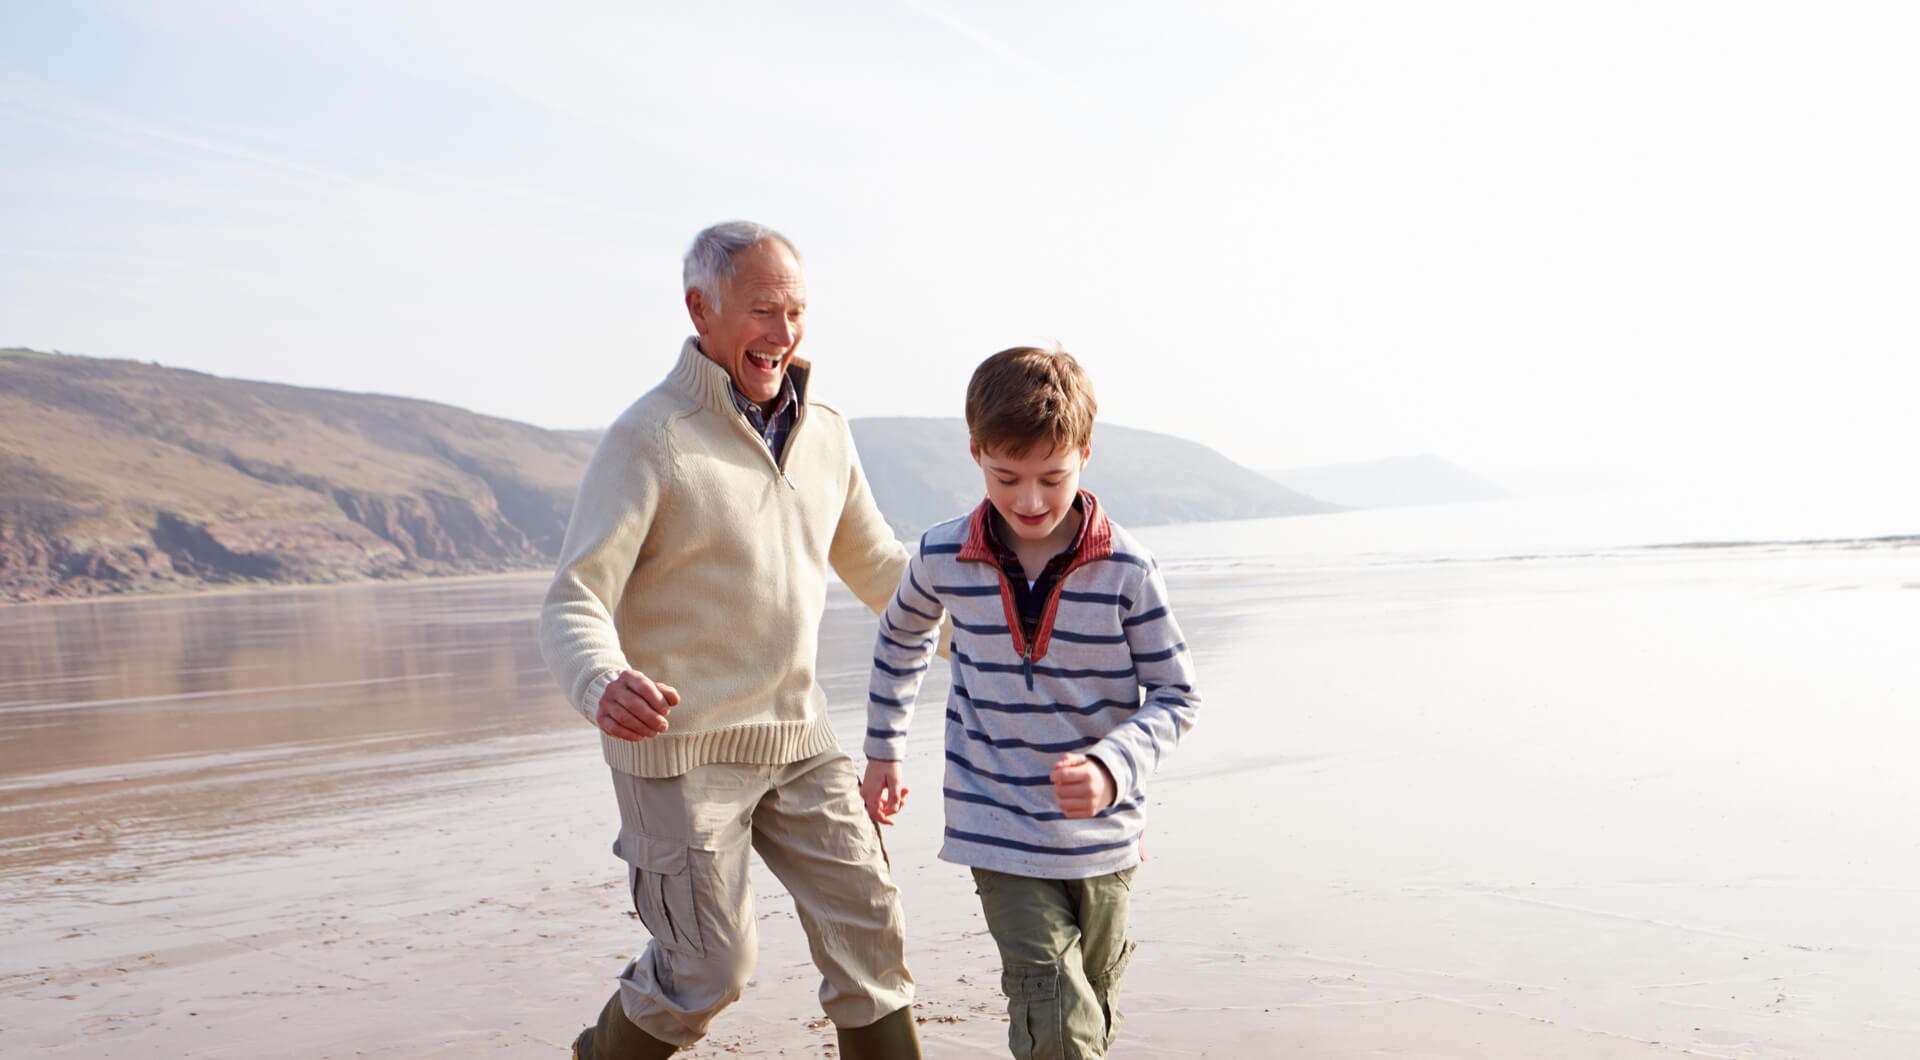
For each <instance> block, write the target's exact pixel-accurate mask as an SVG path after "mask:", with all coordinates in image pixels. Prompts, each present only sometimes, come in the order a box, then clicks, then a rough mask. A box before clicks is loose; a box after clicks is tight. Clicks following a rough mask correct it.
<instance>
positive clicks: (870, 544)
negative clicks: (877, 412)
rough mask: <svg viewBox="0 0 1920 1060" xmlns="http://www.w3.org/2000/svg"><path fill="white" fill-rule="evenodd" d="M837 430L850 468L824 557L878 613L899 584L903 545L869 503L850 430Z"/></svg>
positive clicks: (870, 493)
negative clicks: (845, 496) (830, 539)
mask: <svg viewBox="0 0 1920 1060" xmlns="http://www.w3.org/2000/svg"><path fill="white" fill-rule="evenodd" d="M840 429H841V431H842V432H843V436H844V438H845V440H846V447H847V459H848V461H849V463H850V464H851V467H849V469H848V471H849V474H848V475H847V498H846V503H845V504H843V505H842V506H841V508H840V522H839V524H838V525H837V526H835V527H834V531H833V543H832V545H831V546H829V548H828V552H827V562H828V563H830V564H832V565H833V572H834V573H835V574H838V575H839V576H840V580H841V581H842V582H845V583H846V586H847V588H848V589H851V590H852V591H853V595H855V596H857V597H859V598H860V601H861V602H862V603H864V604H866V605H867V609H868V610H869V611H873V612H874V613H876V614H878V613H879V612H880V610H881V609H882V608H884V607H886V606H887V600H888V599H889V598H890V597H891V596H892V594H893V588H894V586H896V585H898V584H899V583H900V575H901V574H902V573H903V572H905V570H906V567H907V548H906V546H905V545H903V544H901V543H900V540H899V539H898V538H896V537H894V536H893V529H892V528H891V527H889V526H888V525H887V520H886V518H885V517H884V516H882V515H881V514H880V507H879V505H877V504H876V503H874V499H873V490H872V489H870V488H869V487H868V485H867V476H866V473H865V472H864V471H862V470H861V468H860V454H859V452H858V451H857V450H855V449H854V445H853V432H852V431H849V430H847V429H846V426H845V424H844V423H842V424H841V425H840Z"/></svg>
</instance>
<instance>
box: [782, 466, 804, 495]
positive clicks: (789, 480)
mask: <svg viewBox="0 0 1920 1060" xmlns="http://www.w3.org/2000/svg"><path fill="white" fill-rule="evenodd" d="M780 477H781V478H783V479H785V480H786V481H787V488H788V489H790V490H795V491H798V490H799V489H800V487H798V486H796V485H794V484H793V476H792V475H789V474H787V469H786V468H784V467H783V468H781V469H780Z"/></svg>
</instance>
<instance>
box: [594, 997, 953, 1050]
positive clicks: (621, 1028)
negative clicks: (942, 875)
mask: <svg viewBox="0 0 1920 1060" xmlns="http://www.w3.org/2000/svg"><path fill="white" fill-rule="evenodd" d="M674 1048H675V1047H674V1046H671V1045H668V1044H667V1043H666V1042H663V1041H661V1040H660V1039H658V1038H655V1037H654V1036H653V1035H651V1034H648V1033H647V1032H646V1031H643V1030H641V1029H640V1028H638V1027H636V1026H634V1025H633V1021H632V1020H630V1019H628V1018H627V1010H626V1009H624V1008H621V1007H620V992H619V991H618V990H616V991H614V992H613V996H612V997H610V998H608V999H607V1007H605V1008H603V1009H601V1010H600V1022H599V1023H596V1024H594V1025H593V1026H591V1027H588V1028H587V1029H586V1030H584V1031H581V1032H580V1037H578V1038H575V1039H574V1040H573V1060H666V1057H668V1056H671V1055H673V1050H674ZM914 1055H915V1056H918V1055H920V1054H919V1053H918V1052H916V1053H914Z"/></svg>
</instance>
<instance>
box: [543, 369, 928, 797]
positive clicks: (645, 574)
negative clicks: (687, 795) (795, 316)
mask: <svg viewBox="0 0 1920 1060" xmlns="http://www.w3.org/2000/svg"><path fill="white" fill-rule="evenodd" d="M789 370H790V371H791V372H792V373H793V374H794V382H795V383H796V384H797V386H798V388H799V391H800V398H801V405H800V410H799V417H798V419H797V420H796V422H795V423H794V426H793V432H792V434H791V435H790V436H789V437H788V439H787V447H786V453H785V455H784V458H783V460H782V461H781V462H780V464H779V465H777V466H776V464H775V463H774V460H773V456H772V454H770V453H769V452H768V451H767V447H766V445H765V443H763V442H762V441H761V440H760V438H759V437H758V436H757V435H755V434H754V432H753V429H752V428H751V427H749V426H748V425H747V422H746V420H745V418H744V417H742V416H741V415H740V413H739V411H738V410H736V409H735V408H734V405H733V398H732V392H731V389H730V386H729V383H728V380H727V373H726V370H725V369H723V368H721V367H720V366H719V365H717V364H715V363H714V362H712V361H710V360H708V359H707V358H706V356H705V355H704V354H702V353H701V352H700V348H699V346H698V345H697V344H696V343H695V341H694V340H693V339H691V338H689V339H688V340H687V341H686V342H685V344H683V345H682V346H681V348H680V360H679V362H678V363H677V364H675V365H674V367H673V370H672V371H671V372H670V373H668V375H667V378H666V379H665V380H663V381H662V382H661V383H660V385H659V386H656V387H654V388H653V389H652V390H651V391H648V392H647V393H646V394H644V395H642V396H641V398H640V400H638V401H636V402H634V403H633V405H632V406H631V407H630V408H628V409H627V411H626V412H624V413H622V414H621V416H620V418H619V419H617V420H615V421H614V423H613V426H611V427H609V428H607V433H606V434H605V436H603V437H602V438H601V439H600V446H599V448H598V449H597V450H595V452H594V454H593V460H592V461H591V462H590V463H589V464H588V465H587V473H586V477H585V479H584V480H583V481H582V482H581V484H580V492H579V494H578V495H577V496H576V497H575V499H574V504H573V515H572V517H571V518H570V519H569V520H568V522H567V536H566V541H565V543H564V544H563V545H562V546H561V549H560V566H559V570H558V571H557V572H556V574H555V575H554V579H553V587H552V588H551V589H549V590H548V592H547V599H546V604H545V606H544V607H543V608H542V609H541V613H540V641H541V648H542V651H543V652H544V654H545V655H546V659H547V665H548V666H549V667H551V668H552V670H553V673H554V676H555V677H557V678H559V680H560V685H561V687H562V688H563V689H565V691H566V695H567V699H568V701H569V702H571V703H572V704H573V706H574V709H576V710H578V711H580V712H581V713H582V714H584V715H585V716H586V717H587V719H588V720H592V719H593V717H594V715H595V713H596V712H597V710H598V708H599V702H600V693H601V692H602V691H603V690H604V689H605V688H606V686H607V684H608V682H610V681H612V680H613V679H614V678H615V677H617V676H619V674H620V672H621V671H622V670H638V671H640V672H642V673H644V674H646V675H647V676H648V677H650V678H653V679H655V680H658V681H663V682H665V683H667V684H670V685H672V686H674V687H675V688H676V689H678V690H679V692H680V704H679V706H677V707H675V708H673V710H672V712H671V713H670V714H669V715H668V721H669V724H670V728H669V729H668V731H667V732H666V733H664V734H662V735H660V736H655V737H653V738H651V739H647V740H641V741H628V740H621V739H616V738H614V737H612V736H608V735H606V734H605V733H602V734H601V737H600V743H601V748H602V751H603V753H604V754H605V756H606V760H607V764H608V765H610V766H612V767H613V768H614V769H617V770H619V771H621V772H623V773H630V774H633V775H635V776H642V777H671V776H678V775H679V774H681V773H684V772H686V771H687V770H689V769H692V768H694V767H695V766H698V765H702V764H705V763H708V762H749V763H762V764H768V765H777V764H782V763H786V762H792V761H797V760H799V759H802V758H806V757H808V756H810V755H814V754H818V753H820V752H821V751H825V750H828V749H829V748H832V747H834V746H835V741H834V737H833V730H832V729H830V728H829V727H828V725H827V718H826V707H827V702H826V694H825V693H824V692H823V691H821V689H820V686H819V684H817V683H816V682H815V680H814V659H815V656H816V654H817V648H818V641H819V632H820V618H821V614H822V612H823V611H824V609H825V607H826V599H827V569H828V567H829V566H831V567H832V569H833V570H834V572H835V573H837V574H838V575H839V576H840V580H841V581H843V582H845V583H846V585H847V587H848V588H849V589H851V590H852V591H853V593H854V595H855V596H857V597H859V598H860V600H861V601H862V602H864V603H865V604H866V605H867V606H868V607H869V608H870V609H872V610H873V611H875V612H876V613H877V612H879V611H880V610H881V609H882V608H884V607H886V605H887V601H888V599H889V598H891V597H892V595H893V591H894V589H895V587H896V586H898V585H899V583H900V574H901V572H902V571H903V570H905V569H906V564H907V552H906V548H905V547H904V546H903V545H901V544H900V542H899V541H897V540H895V538H894V536H893V533H892V532H891V531H890V530H889V529H888V528H887V524H886V521H885V520H884V519H883V518H881V515H880V510H879V509H878V508H877V507H875V506H874V502H873V495H872V494H871V493H870V492H869V491H868V489H867V480H866V476H865V475H864V474H862V473H861V470H860V460H859V457H858V455H857V454H856V453H855V452H854V447H853V434H852V432H851V431H850V430H849V429H848V428H847V421H846V419H845V418H844V417H842V416H841V415H840V413H839V412H837V411H835V410H834V409H832V408H829V407H828V406H825V405H820V404H816V403H814V402H812V401H810V400H808V399H807V376H808V372H809V369H808V366H807V365H806V363H805V362H802V361H798V360H796V361H794V362H793V364H792V367H791V368H790V369H789Z"/></svg>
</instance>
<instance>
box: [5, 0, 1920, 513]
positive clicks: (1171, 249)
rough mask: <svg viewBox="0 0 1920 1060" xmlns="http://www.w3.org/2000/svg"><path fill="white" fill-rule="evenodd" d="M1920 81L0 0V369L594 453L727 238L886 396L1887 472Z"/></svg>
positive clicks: (1442, 447) (1296, 13)
mask: <svg viewBox="0 0 1920 1060" xmlns="http://www.w3.org/2000/svg"><path fill="white" fill-rule="evenodd" d="M1916 55H1920V9H1917V8H1916V6H1915V5H1912V4H1908V3H1899V2H1887V3H1848V2H1844V0H1840V2H1826V3H1811V2H1810V3H1796V4H1782V3H1766V2H1748V0H1727V2H1687V0H1663V2H1657V3H1638V2H1631V0H1609V2H1605V3H1564V2H1541V0H1525V2H1513V3H1486V2H1460V3H1434V2H1427V0H1416V2H1406V3H1358V2H1328V3H1313V4H1304V3H1284V2H1276V3H1258V4H1254V3H1248V4H1209V3H1181V4H1178V5H1176V4H1171V3H1161V4H1141V3H1113V2H1097V3H1096V2H1088V3H1050V2H1045V0H1035V2H1024V3H973V4H962V3H958V2H953V0H946V2H931V0H928V2H919V0H908V2H896V3H881V2H870V3H839V4H826V3H822V4H795V3H711V4H705V3H694V4H688V3H674V4H651V3H619V4H615V3H604V4H584V3H558V4H556V3H539V4H533V3H476V2H473V0H445V2H399V0H378V2H372V0H344V2H343V0H325V2H318V0H316V2H288V0H278V2H271V3H234V2H224V0H152V2H148V3H131V2H129V3H111V2H87V0H78V2H76V0H0V345H26V346H31V347H34V348H37V349H59V350H63V351H67V352H72V353H84V354H90V355H94V356H101V357H124V358H132V359H135V360H142V361H158V362H160V363H162V364H167V365H174V366H179V367H186V368H194V369H199V370H202V371H206V372H211V373H215V374H218V375H229V376H240V377H245V378H254V379H266V380H273V381H281V382H289V383H297V384H301V385H309V386H324V387H332V388H339V389H346V390H365V391H376V392H381V393H392V394H402V395H407V396H413V397H421V398H429V399H432V400H436V401H441V402H445V403H448V404H452V405H458V406H462V407H466V408H471V409H474V410H477V411H481V412H486V413H490V414H494V415H499V416H505V417H510V418H513V419H518V420H524V421H528V422H531V423H536V424H540V425H542V426H548V427H597V426H601V425H604V424H605V423H606V422H607V421H608V420H610V419H611V418H612V417H613V416H614V415H616V414H617V413H618V412H619V411H620V409H621V408H623V407H624V406H625V405H626V404H627V403H628V402H630V401H631V400H632V399H633V398H634V397H635V396H637V395H638V394H639V393H640V392H642V391H643V390H645V389H646V388H647V387H649V386H651V385H652V384H653V383H654V382H656V381H657V380H658V379H659V377H660V376H661V374H662V373H663V372H664V371H665V369H666V367H667V366H668V364H669V363H670V361H671V359H672V357H673V356H674V354H675V353H676V351H677V349H678V345H679V342H680V340H681V339H682V337H684V336H685V334H686V333H687V332H688V330H689V327H688V324H687V320H686V316H685V311H684V308H683V307H682V303H681V296H680V287H679V275H680V273H679V270H680V255H681V254H682V253H683V252H684V250H685V247H686V244H687V242H688V240H689V238H690V237H691V236H692V235H693V233H694V232H695V231H696V230H698V229H699V228H700V227H702V226H703V225H705V224H708V223H710V222H713V221H717V220H723V219H729V218H736V217H744V218H751V219H755V220H759V221H762V222H765V223H768V224H771V225H773V226H775V227H777V228H780V229H781V230H783V231H784V232H786V233H787V234H788V235H789V236H791V237H793V238H794V239H795V241H797V242H798V243H799V244H800V246H801V248H802V250H803V252H804V253H805V255H806V258H807V266H808V280H809V286H810V289H811V298H812V307H811V311H810V323H809V326H808V332H807V337H806V340H805V342H804V344H803V347H802V355H803V356H807V357H809V358H811V359H812V360H813V361H814V362H815V364H816V370H817V390H816V393H817V395H818V396H819V397H820V398H822V399H823V400H827V401H829V402H831V403H833V404H835V405H837V406H839V407H840V408H841V409H843V410H844V411H845V412H847V413H848V414H850V415H853V416H879V415H912V416H957V415H959V414H960V406H961V396H962V392H963V390H964V387H965V383H966V379H967V376H968V374H969V373H970V372H971V370H972V368H973V366H974V365H975V364H976V363H977V362H978V361H979V360H980V359H981V358H983V357H985V356H986V355H987V354H989V353H992V352H993V351H995V350H997V349H1000V348H1002V347H1005V346H1010V345H1018V344H1026V343H1034V344H1051V343H1054V342H1058V343H1061V344H1063V345H1064V346H1065V347H1066V348H1067V349H1069V350H1071V351H1073V352H1074V353H1075V354H1077V355H1078V356H1080V357H1081V359H1082V361H1083V362H1084V363H1085V364H1086V365H1087V366H1088V368H1089V370H1090V371H1091V372H1092V373H1093V377H1094V382H1095V386H1096V389H1097V391H1098V393H1099V396H1100V401H1101V413H1102V416H1103V418H1104V419H1106V420H1108V421H1110V422H1114V423H1118V424H1123V425H1127V426H1133V427H1141V428H1147V429H1152V430H1159V431H1164V432H1167V433H1172V434H1178V435H1182V436H1185V437H1188V438H1192V439H1194V440H1197V441H1200V442H1203V443H1206V444H1208V445H1211V446H1213V447H1215V448H1217V449H1219V450H1221V451H1222V452H1223V453H1225V454H1227V455H1228V456H1230V457H1232V458H1234V459H1236V460H1238V461H1240V462H1241V463H1244V464H1247V465H1249V466H1252V467H1256V468H1277V467H1287V466H1296V465H1306V464H1319V463H1330V462H1338V461H1345V460H1359V459H1370V458H1374V457H1381V456H1392V455H1401V454H1412V453H1421V452H1432V453H1437V454H1440V455H1442V456H1445V457H1447V458H1449V459H1452V460H1454V461H1456V462H1458V463H1461V464H1463V465H1465V466H1467V467H1469V468H1471V469H1473V470H1476V471H1479V472H1481V473H1483V474H1486V475H1488V476H1490V477H1493V478H1495V479H1496V480H1504V481H1508V482H1510V483H1511V482H1516V481H1518V482H1523V483H1531V482H1534V481H1536V480H1538V479H1540V478H1541V477H1542V476H1543V475H1546V476H1550V475H1557V474H1562V473H1565V474H1574V475H1586V474H1596V473H1597V474H1603V475H1614V476H1631V475H1639V474H1646V473H1655V474H1661V475H1667V476H1672V475H1675V474H1679V473H1692V472H1694V471H1696V470H1699V469H1711V470H1713V471H1716V472H1718V471H1723V470H1724V471H1735V472H1740V473H1743V474H1746V475H1749V476H1764V477H1774V476H1784V477H1786V478H1789V479H1791V478H1795V477H1799V476H1806V475H1820V474H1824V473H1827V472H1828V471H1835V472H1842V473H1844V474H1846V475H1849V476H1855V477H1857V478H1859V479H1862V480H1865V479H1867V478H1868V476H1870V475H1871V476H1884V477H1881V478H1880V479H1879V481H1880V482H1881V483H1882V484H1883V487H1882V488H1886V487H1890V486H1895V485H1896V484H1897V483H1908V484H1910V483H1912V482H1914V481H1917V480H1920V444H1917V443H1916V436H1917V435H1920V431H1916V430H1915V428H1914V427H1913V425H1912V423H1913V420H1914V417H1915V415H1916V408H1915V406H1916V404H1920V402H1916V397H1915V395H1916V386H1915V383H1916V376H1917V375H1920V370H1917V369H1916V367H1915V366H1916V364H1917V363H1920V298H1917V297H1916V295H1920V193H1916V191H1915V189H1916V188H1920V62H1916V61H1915V58H1914V57H1915V56H1916ZM1096 458H1097V457H1096ZM1906 488H1911V487H1910V486H1909V487H1906Z"/></svg>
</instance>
